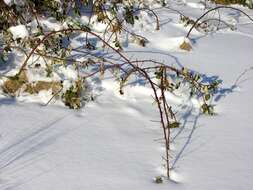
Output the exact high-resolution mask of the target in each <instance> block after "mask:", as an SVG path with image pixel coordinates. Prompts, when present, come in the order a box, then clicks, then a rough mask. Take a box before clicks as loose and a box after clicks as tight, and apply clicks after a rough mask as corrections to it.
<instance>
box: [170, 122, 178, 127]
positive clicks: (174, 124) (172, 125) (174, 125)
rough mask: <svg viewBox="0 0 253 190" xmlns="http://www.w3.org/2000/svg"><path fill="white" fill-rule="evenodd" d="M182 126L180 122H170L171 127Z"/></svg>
mask: <svg viewBox="0 0 253 190" xmlns="http://www.w3.org/2000/svg"><path fill="white" fill-rule="evenodd" d="M179 126H180V123H179V122H173V123H170V124H169V128H178V127H179Z"/></svg>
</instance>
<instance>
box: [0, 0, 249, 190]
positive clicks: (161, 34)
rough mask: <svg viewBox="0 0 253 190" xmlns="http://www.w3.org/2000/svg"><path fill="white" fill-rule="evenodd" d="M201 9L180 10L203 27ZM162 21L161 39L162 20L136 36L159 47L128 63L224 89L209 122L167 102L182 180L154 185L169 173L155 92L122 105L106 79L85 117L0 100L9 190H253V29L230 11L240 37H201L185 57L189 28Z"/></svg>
mask: <svg viewBox="0 0 253 190" xmlns="http://www.w3.org/2000/svg"><path fill="white" fill-rule="evenodd" d="M197 2H198V1H187V3H186V4H185V5H182V4H180V3H179V4H178V5H177V6H175V5H174V6H175V8H176V9H178V10H181V11H182V12H183V13H184V14H186V15H188V16H191V17H192V18H197V17H198V16H199V15H200V14H201V13H203V12H204V10H203V6H202V4H200V3H197ZM240 8H242V7H240ZM242 9H243V10H245V11H246V12H248V13H249V14H250V15H252V16H253V12H252V11H250V10H247V9H245V8H242ZM157 13H158V14H159V16H160V18H161V20H160V21H161V30H159V31H154V27H153V26H154V25H155V23H154V20H153V19H148V17H147V19H146V20H145V19H144V20H142V22H143V23H139V26H138V25H137V26H136V27H135V28H133V30H134V31H135V32H137V33H139V34H141V35H143V36H145V37H146V38H148V39H149V41H150V43H148V44H147V47H145V48H143V47H139V46H137V45H134V44H127V45H126V47H125V52H126V54H127V55H128V56H129V57H131V59H133V60H134V59H135V58H145V59H149V58H150V59H156V60H158V61H162V62H164V63H167V64H172V65H174V66H178V67H180V66H185V67H188V68H190V69H192V70H195V71H198V72H200V73H204V74H206V80H208V79H215V78H217V77H218V78H219V79H221V80H222V81H223V83H222V85H221V88H220V89H219V91H218V93H217V94H216V95H215V97H214V100H213V103H214V104H215V105H216V106H215V112H216V113H217V115H215V116H212V117H210V116H203V115H200V114H199V112H198V105H197V104H196V102H195V101H190V100H189V99H187V98H186V97H184V96H173V95H170V94H168V97H167V98H168V101H169V102H171V103H172V104H173V105H174V106H176V107H175V108H176V109H177V110H178V118H179V120H180V123H181V124H182V126H181V127H180V128H179V129H173V131H172V151H171V156H172V158H171V160H172V163H171V165H172V167H173V170H172V179H173V181H166V180H165V181H164V183H163V184H155V183H154V181H153V178H154V177H155V176H158V175H162V174H164V168H163V166H162V164H163V160H162V156H163V154H164V148H163V142H162V139H161V137H162V131H161V128H160V124H159V122H158V120H159V115H158V112H157V110H156V107H155V105H154V104H153V99H152V97H151V95H152V91H151V89H149V88H148V87H144V86H141V85H132V86H131V85H129V86H127V87H126V88H127V90H126V91H125V94H124V95H123V96H121V95H119V93H118V85H117V83H116V82H114V81H113V80H112V79H110V78H106V77H105V79H104V80H102V81H93V84H94V85H95V86H94V89H93V90H94V93H95V95H96V98H95V101H91V102H88V103H87V104H86V105H85V106H84V107H83V108H82V109H81V110H76V111H73V110H69V109H67V108H66V107H64V106H62V105H61V104H57V103H56V104H53V103H52V104H50V105H48V106H44V105H42V103H38V102H36V101H37V100H38V97H28V98H27V97H18V98H16V99H13V98H9V97H6V96H4V95H0V189H1V190H35V189H36V190H51V189H55V190H118V189H121V190H129V189H133V190H137V189H138V190H156V189H161V190H162V189H175V190H181V189H182V190H213V189H217V190H251V189H252V188H253V163H252V160H253V143H252V141H253V127H252V123H253V117H252V115H253V111H252V108H253V101H252V100H253V98H252V94H253V85H252V82H253V70H252V67H253V54H252V50H253V24H252V23H250V22H249V20H247V19H246V17H245V16H243V15H242V14H239V13H238V12H237V11H235V10H225V11H222V13H223V14H222V16H223V18H224V19H225V20H226V21H227V22H229V23H230V24H234V26H235V27H236V28H237V29H236V30H235V31H231V30H230V29H228V28H224V29H222V30H220V31H218V32H212V33H209V34H208V35H203V34H201V33H199V32H197V31H193V33H192V34H193V35H191V38H192V39H193V44H192V45H193V50H192V51H190V52H184V51H182V50H180V49H179V48H178V47H179V45H180V43H181V42H182V40H183V39H184V36H185V35H186V33H187V31H188V29H189V28H188V27H187V28H185V27H183V25H182V24H178V15H177V14H175V12H173V11H169V10H167V9H166V10H165V9H160V10H157ZM144 18H146V17H144ZM152 22H153V24H154V25H152ZM137 24H138V23H137ZM140 25H144V26H147V27H145V28H144V29H145V30H144V29H140V28H139V27H140ZM245 70H248V71H247V72H244V71H245ZM1 72H3V73H4V72H5V70H3V69H1ZM242 73H244V74H243V75H241V74H242ZM240 75H241V77H239V76H240ZM208 77H212V78H208ZM238 77H239V78H238ZM237 79H238V80H237ZM235 83H236V85H235ZM44 95H45V94H41V96H39V98H40V100H43V96H44ZM49 98H50V97H49ZM32 101H34V102H32ZM45 102H46V101H45Z"/></svg>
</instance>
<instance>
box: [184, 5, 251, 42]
mask: <svg viewBox="0 0 253 190" xmlns="http://www.w3.org/2000/svg"><path fill="white" fill-rule="evenodd" d="M219 9H233V10H236V11H239V12H241V13H242V14H244V15H245V16H246V17H248V18H249V19H250V20H251V21H252V22H253V18H251V17H250V16H249V15H248V14H247V13H245V12H244V11H242V10H240V9H238V8H234V7H228V6H218V7H215V8H212V9H210V10H208V11H206V12H205V13H204V14H203V15H201V16H200V17H199V18H198V19H197V20H196V21H195V22H194V24H193V25H192V27H191V28H190V30H189V31H188V33H187V35H186V38H189V37H190V34H191V32H192V30H193V28H195V26H196V25H197V24H198V22H199V21H200V20H201V19H202V18H204V17H205V16H206V15H207V14H208V13H210V12H212V11H215V10H219Z"/></svg>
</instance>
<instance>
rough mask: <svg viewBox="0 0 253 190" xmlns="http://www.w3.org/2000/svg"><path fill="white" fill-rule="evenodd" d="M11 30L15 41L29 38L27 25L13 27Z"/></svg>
mask: <svg viewBox="0 0 253 190" xmlns="http://www.w3.org/2000/svg"><path fill="white" fill-rule="evenodd" d="M9 30H10V32H11V33H12V35H13V38H14V39H17V38H24V37H27V36H29V33H28V30H27V28H26V26H25V25H17V26H12V27H10V28H9Z"/></svg>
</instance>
